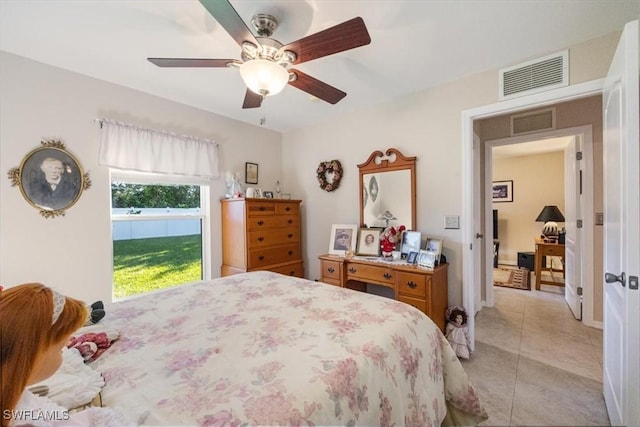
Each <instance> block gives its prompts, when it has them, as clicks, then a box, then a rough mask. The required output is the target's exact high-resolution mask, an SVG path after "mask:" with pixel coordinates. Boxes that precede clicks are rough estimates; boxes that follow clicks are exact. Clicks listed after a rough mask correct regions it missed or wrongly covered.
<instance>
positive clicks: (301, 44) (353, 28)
mask: <svg viewBox="0 0 640 427" xmlns="http://www.w3.org/2000/svg"><path fill="white" fill-rule="evenodd" d="M200 3H202V5H203V6H204V7H205V9H207V11H208V12H209V13H210V14H211V15H212V16H213V17H214V18H215V19H216V20H217V21H218V23H220V25H221V26H222V27H223V28H224V29H225V30H226V31H227V32H228V33H229V34H230V35H231V37H233V39H234V40H235V41H236V42H237V43H238V44H239V45H240V46H241V47H242V52H241V55H240V56H241V58H242V60H237V59H197V58H147V60H149V61H150V62H152V63H153V64H155V65H157V66H158V67H232V68H239V70H240V76H241V77H242V80H243V81H244V82H245V84H246V85H247V92H246V94H245V97H244V103H243V104H242V108H257V107H260V105H261V104H262V100H263V99H264V97H265V96H269V95H275V94H277V93H279V92H280V91H281V90H282V89H284V87H285V86H286V85H287V83H288V84H290V85H291V86H293V87H296V88H298V89H300V90H302V91H304V92H307V93H308V94H311V95H313V96H315V97H317V98H319V99H322V100H324V101H326V102H329V103H331V104H335V103H337V102H338V101H340V100H341V99H342V98H344V97H345V96H346V95H347V94H346V93H345V92H343V91H341V90H339V89H336V88H335V87H333V86H330V85H328V84H327V83H324V82H322V81H320V80H318V79H316V78H314V77H311V76H309V75H308V74H305V73H303V72H302V71H299V70H295V69H293V68H289V66H290V65H295V64H301V63H303V62H307V61H311V60H313V59H318V58H322V57H323V56H329V55H333V54H334V53H339V52H343V51H345V50H349V49H354V48H356V47H360V46H364V45H367V44H369V43H371V37H369V33H368V32H367V27H366V26H365V24H364V21H363V20H362V18H360V17H357V18H353V19H350V20H348V21H345V22H343V23H342V24H338V25H336V26H333V27H331V28H327V29H326V30H323V31H320V32H317V33H315V34H311V35H309V36H307V37H303V38H301V39H299V40H297V41H294V42H292V43H289V44H286V45H283V44H282V43H280V42H279V41H277V40H275V39H272V38H271V35H272V34H273V32H274V31H275V30H276V29H277V27H278V20H277V18H275V17H274V16H272V15H268V14H257V15H255V16H254V17H253V18H252V19H251V24H252V25H253V27H254V28H255V30H256V32H257V34H258V37H255V36H254V35H253V33H252V32H251V31H250V30H249V28H248V27H247V25H246V24H245V23H244V21H243V20H242V18H240V15H238V13H237V12H236V10H235V9H234V8H233V6H231V3H229V1H228V0H200Z"/></svg>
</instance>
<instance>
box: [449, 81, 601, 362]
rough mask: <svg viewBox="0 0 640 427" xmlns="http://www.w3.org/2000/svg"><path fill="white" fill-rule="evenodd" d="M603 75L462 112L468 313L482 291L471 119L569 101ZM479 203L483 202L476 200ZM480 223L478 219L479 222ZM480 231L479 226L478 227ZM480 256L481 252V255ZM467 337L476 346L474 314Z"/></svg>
mask: <svg viewBox="0 0 640 427" xmlns="http://www.w3.org/2000/svg"><path fill="white" fill-rule="evenodd" d="M603 84H604V79H597V80H591V81H588V82H584V83H579V84H575V85H571V86H567V87H563V88H559V89H554V90H550V91H547V92H541V93H537V94H533V95H529V96H523V97H521V98H515V99H511V100H508V101H503V102H498V103H494V104H489V105H484V106H481V107H476V108H472V109H469V110H464V111H462V113H461V122H462V221H461V227H462V228H461V231H462V247H463V248H466V249H464V250H463V252H462V277H463V280H462V301H463V305H464V307H465V308H466V309H467V312H468V313H473V312H474V311H473V309H474V305H475V298H476V293H480V294H481V287H480V284H481V279H482V278H481V277H476V273H475V271H476V265H475V261H474V252H473V250H474V247H473V242H474V236H475V233H476V230H474V220H477V219H478V218H480V212H477V209H476V210H474V204H473V203H474V197H480V195H479V194H474V193H473V178H474V173H475V167H476V166H475V165H474V161H473V160H474V154H473V122H474V120H479V119H485V118H489V117H494V116H499V115H503V114H511V113H515V112H518V111H522V110H527V109H531V108H537V107H544V106H547V105H550V104H556V103H559V102H565V101H571V100H575V99H579V98H584V97H588V96H592V95H598V94H601V93H602V89H603ZM479 205H480V206H482V204H479ZM478 223H480V222H478ZM477 232H481V230H477ZM482 249H483V248H482V245H476V248H475V250H482ZM480 259H482V256H481V257H480ZM467 322H468V324H469V325H468V326H469V340H470V344H471V346H470V347H471V349H472V350H474V349H475V316H469V319H468V321H467Z"/></svg>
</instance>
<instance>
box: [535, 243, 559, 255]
mask: <svg viewBox="0 0 640 427" xmlns="http://www.w3.org/2000/svg"><path fill="white" fill-rule="evenodd" d="M538 253H541V254H542V255H543V256H564V246H561V245H545V246H544V249H542V250H541V251H538Z"/></svg>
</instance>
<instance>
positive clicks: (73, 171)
mask: <svg viewBox="0 0 640 427" xmlns="http://www.w3.org/2000/svg"><path fill="white" fill-rule="evenodd" d="M18 177H19V182H18V185H19V187H20V192H21V193H22V195H23V196H24V198H25V199H26V200H27V202H29V204H31V205H32V206H33V207H35V208H37V209H40V210H43V211H53V212H58V213H57V214H58V215H64V211H65V210H66V209H69V208H70V207H71V206H73V205H74V204H75V203H76V202H77V201H78V199H79V198H80V195H81V194H82V190H83V189H85V188H86V187H87V185H86V183H85V176H84V172H83V170H82V166H81V165H80V162H79V161H78V159H76V157H75V156H74V155H73V154H71V153H70V152H68V151H67V150H65V149H64V145H63V144H61V143H60V144H53V145H45V146H43V147H39V148H36V149H35V150H33V151H31V152H30V153H28V154H27V155H26V156H25V157H24V159H23V160H22V163H21V164H20V167H19V169H18ZM45 216H47V215H45ZM54 216H55V215H54Z"/></svg>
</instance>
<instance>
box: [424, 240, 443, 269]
mask: <svg viewBox="0 0 640 427" xmlns="http://www.w3.org/2000/svg"><path fill="white" fill-rule="evenodd" d="M425 249H426V250H427V251H430V252H433V253H434V254H435V255H436V264H438V263H440V255H441V254H442V239H433V238H427V244H426V245H425Z"/></svg>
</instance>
